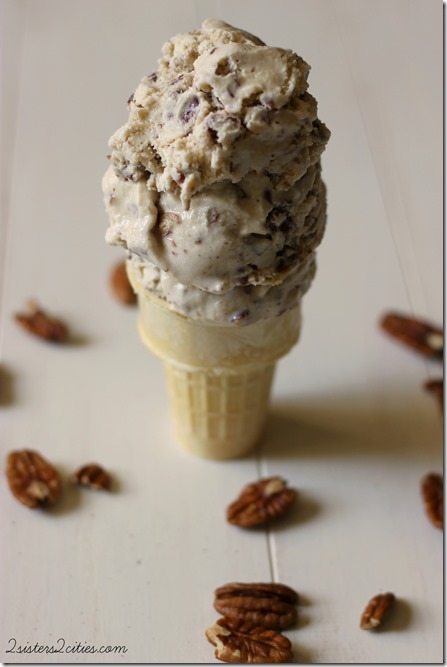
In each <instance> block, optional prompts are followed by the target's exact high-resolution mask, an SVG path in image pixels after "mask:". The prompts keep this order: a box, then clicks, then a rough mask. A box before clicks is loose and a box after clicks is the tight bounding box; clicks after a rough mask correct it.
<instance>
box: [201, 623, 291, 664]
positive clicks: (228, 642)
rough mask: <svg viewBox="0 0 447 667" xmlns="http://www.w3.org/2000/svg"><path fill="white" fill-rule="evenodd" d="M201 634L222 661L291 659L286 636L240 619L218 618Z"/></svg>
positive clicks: (287, 660)
mask: <svg viewBox="0 0 447 667" xmlns="http://www.w3.org/2000/svg"><path fill="white" fill-rule="evenodd" d="M205 634H206V637H207V639H208V641H209V642H210V643H211V644H213V645H214V646H215V647H216V650H215V651H214V655H215V656H216V658H218V659H219V660H222V661H223V662H240V663H258V664H260V663H273V662H291V660H292V657H293V654H292V644H291V643H290V640H289V639H287V637H284V635H282V634H281V633H279V632H276V631H275V630H266V629H265V628H257V627H253V625H252V624H251V623H245V622H244V621H232V620H230V619H228V618H219V619H218V621H217V622H216V623H215V624H214V625H213V626H212V627H211V628H208V630H207V631H206V633H205Z"/></svg>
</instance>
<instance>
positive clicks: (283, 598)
mask: <svg viewBox="0 0 447 667" xmlns="http://www.w3.org/2000/svg"><path fill="white" fill-rule="evenodd" d="M214 594H215V599H214V608H215V609H216V610H217V611H218V612H219V613H220V614H222V616H225V617H226V618H231V619H233V618H234V619H237V620H243V621H246V622H248V623H251V624H252V625H256V626H260V627H263V628H269V629H272V630H284V629H285V628H288V627H290V626H291V625H293V624H294V623H295V622H296V617H297V613H296V608H295V605H296V604H297V603H298V593H296V592H295V591H294V590H293V589H292V588H289V586H285V585H284V584H240V583H231V584H226V585H225V586H221V587H220V588H217V589H216V591H215V593H214Z"/></svg>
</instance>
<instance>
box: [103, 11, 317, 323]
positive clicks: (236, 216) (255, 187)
mask: <svg viewBox="0 0 447 667" xmlns="http://www.w3.org/2000/svg"><path fill="white" fill-rule="evenodd" d="M309 69H310V68H309V66H308V65H307V64H306V63H305V62H304V60H303V59H302V58H300V57H299V56H298V55H296V54H295V53H293V52H292V51H290V50H286V49H281V48H274V47H268V46H265V45H264V43H263V42H262V41H261V40H259V39H258V38H257V37H254V36H253V35H250V34H249V33H247V32H244V31H242V30H237V29H235V28H233V27H232V26H229V25H228V24H226V23H224V22H222V21H217V20H207V21H205V22H204V23H203V25H202V28H201V29H200V30H195V31H192V32H190V33H188V34H183V35H178V36H176V37H174V38H173V39H172V40H171V41H170V42H168V43H167V44H165V46H164V47H163V56H162V58H161V59H160V61H159V68H158V70H157V71H156V72H154V73H153V74H150V75H149V76H147V77H145V78H144V79H143V80H142V81H141V83H140V85H139V86H138V87H137V89H136V91H135V93H134V94H133V95H131V97H130V99H129V103H128V104H129V118H128V121H127V122H126V123H125V125H124V126H123V127H122V128H120V129H119V130H118V131H117V132H116V133H115V134H114V135H113V137H112V138H111V140H110V147H111V151H112V152H111V160H112V165H111V166H110V168H109V170H108V171H107V173H106V175H105V177H104V181H103V188H104V193H105V202H106V207H107V210H108V212H109V216H110V220H111V227H110V229H109V230H108V233H107V240H108V241H109V242H110V243H113V244H121V245H123V246H124V247H126V248H127V249H128V250H129V251H130V252H131V253H133V254H136V255H138V256H139V257H140V258H142V259H143V260H145V261H148V262H150V263H152V264H154V265H155V266H156V267H157V268H158V269H159V270H162V271H168V272H170V275H171V278H173V279H175V280H177V281H178V282H179V283H180V284H182V285H185V286H188V287H193V288H197V289H199V290H202V291H204V292H205V295H204V299H205V298H207V296H208V295H209V294H222V293H226V292H228V291H230V290H232V289H234V288H239V287H241V286H247V285H248V286H269V287H275V286H279V285H281V283H282V282H283V281H284V280H286V278H288V277H289V276H290V275H291V274H293V273H294V272H296V273H297V275H298V274H299V269H300V265H302V263H303V262H305V261H308V258H309V255H311V254H312V253H313V251H314V249H315V247H316V246H317V245H318V244H319V242H320V241H321V238H322V235H323V231H324V224H325V218H326V200H325V188H324V185H323V182H322V180H321V175H320V171H321V170H320V162H319V159H320V155H321V153H322V151H323V150H324V147H325V144H326V142H327V140H328V138H329V132H328V130H327V129H326V127H325V126H324V125H323V124H322V123H321V122H320V121H319V119H318V118H317V103H316V101H315V99H314V98H313V97H312V96H311V95H310V94H309V93H308V92H307V76H308V73H309ZM171 305H173V307H176V305H177V306H178V310H179V311H180V312H181V304H171Z"/></svg>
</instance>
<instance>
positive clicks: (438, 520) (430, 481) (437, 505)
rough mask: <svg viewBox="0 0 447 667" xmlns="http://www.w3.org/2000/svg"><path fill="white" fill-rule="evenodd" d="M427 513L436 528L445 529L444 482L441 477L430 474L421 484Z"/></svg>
mask: <svg viewBox="0 0 447 667" xmlns="http://www.w3.org/2000/svg"><path fill="white" fill-rule="evenodd" d="M421 493H422V498H423V501H424V507H425V512H426V514H427V516H428V518H429V519H430V521H431V522H432V524H433V525H434V526H436V528H439V529H440V530H442V529H443V528H444V480H443V478H442V477H441V475H437V474H436V473H429V474H428V475H426V476H425V477H424V479H423V480H422V484H421Z"/></svg>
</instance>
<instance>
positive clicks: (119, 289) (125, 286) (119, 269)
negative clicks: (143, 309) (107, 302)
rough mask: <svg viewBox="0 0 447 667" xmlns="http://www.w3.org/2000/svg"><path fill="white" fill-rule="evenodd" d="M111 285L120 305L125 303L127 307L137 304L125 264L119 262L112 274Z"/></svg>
mask: <svg viewBox="0 0 447 667" xmlns="http://www.w3.org/2000/svg"><path fill="white" fill-rule="evenodd" d="M110 285H111V287H112V292H113V294H114V295H115V297H116V299H117V300H118V301H119V302H120V303H124V304H125V305H126V306H128V305H133V304H135V303H136V301H137V296H136V294H135V292H134V291H133V288H132V285H131V284H130V282H129V278H128V277H127V271H126V263H125V262H119V263H118V264H116V265H115V267H114V268H113V270H112V273H111V274H110Z"/></svg>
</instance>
